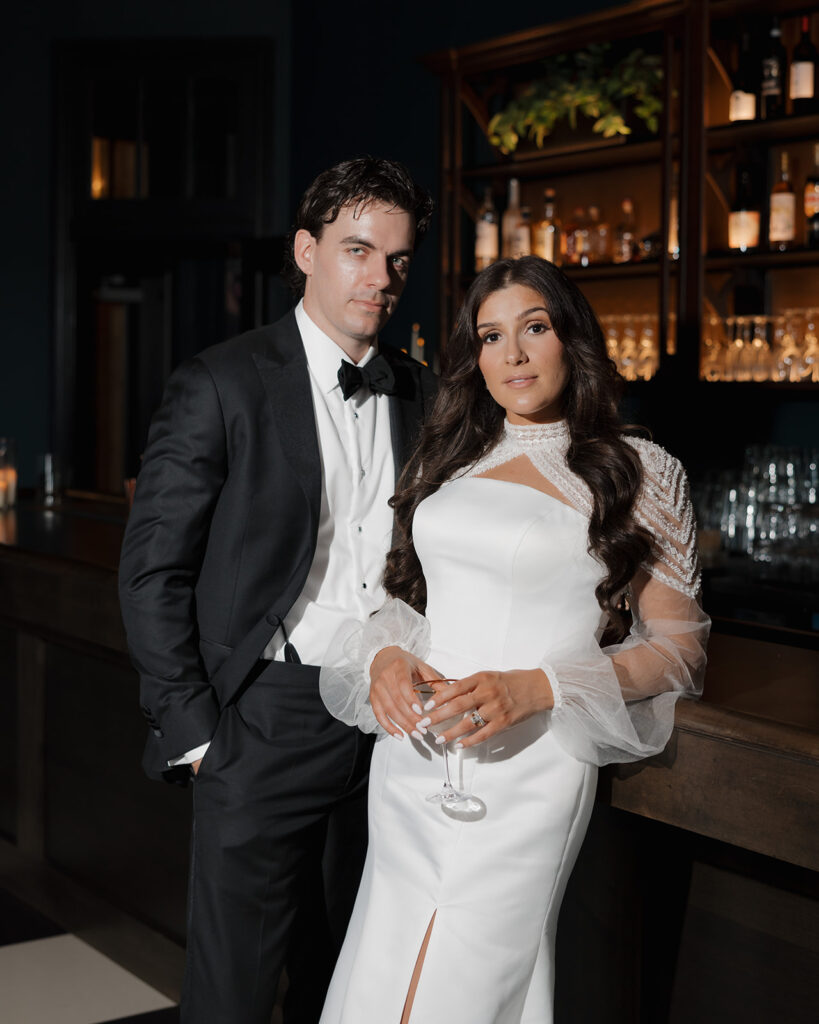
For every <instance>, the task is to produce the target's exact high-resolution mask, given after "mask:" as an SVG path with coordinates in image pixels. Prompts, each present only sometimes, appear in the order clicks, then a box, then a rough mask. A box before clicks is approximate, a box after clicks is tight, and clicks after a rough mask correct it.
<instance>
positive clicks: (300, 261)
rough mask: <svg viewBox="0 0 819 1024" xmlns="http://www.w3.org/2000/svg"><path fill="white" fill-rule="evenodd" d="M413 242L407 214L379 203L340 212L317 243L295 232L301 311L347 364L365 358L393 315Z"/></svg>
mask: <svg viewBox="0 0 819 1024" xmlns="http://www.w3.org/2000/svg"><path fill="white" fill-rule="evenodd" d="M414 242H415V219H414V217H413V216H412V214H409V213H407V212H406V210H402V209H400V208H399V207H393V206H388V205H386V204H385V203H380V202H372V203H368V204H367V205H365V206H358V207H357V206H356V204H355V203H353V204H352V205H350V206H345V207H342V209H341V210H340V211H339V215H338V217H336V219H335V220H334V221H333V222H332V223H331V224H326V225H325V226H324V230H323V231H322V233H321V237H320V238H315V237H314V236H313V235H311V234H310V232H309V231H306V230H304V229H301V230H300V231H297V232H296V238H295V245H294V256H295V260H296V264H297V265H298V267H299V268H300V269H301V270H302V271H303V272H304V274H305V275H306V277H307V281H306V284H305V289H304V308H305V310H306V312H307V314H308V315H309V316H310V318H311V320H312V321H313V322H314V323H315V324H316V325H317V326H318V327H320V328H321V330H323V331H324V333H325V334H327V335H329V337H331V338H332V339H333V341H334V342H335V343H336V344H337V345H339V346H340V347H341V348H342V349H344V351H345V352H346V353H347V354H348V355H349V356H350V358H352V359H355V360H358V359H360V358H361V357H362V356H363V355H364V354H365V352H366V351H367V348H368V347H369V346H370V345H371V344H372V342H373V341H374V340H375V338H376V337H377V335H378V332H379V331H380V330H381V328H382V327H383V326H384V324H385V323H386V322H387V321H388V320H389V318H390V317H391V316H392V314H393V313H394V312H395V307H396V306H397V305H398V300H399V298H400V297H401V293H402V292H403V290H404V285H405V284H406V282H407V273H408V272H409V265H410V260H411V258H412V250H413V245H414Z"/></svg>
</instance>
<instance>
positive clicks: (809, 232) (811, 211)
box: [805, 142, 819, 249]
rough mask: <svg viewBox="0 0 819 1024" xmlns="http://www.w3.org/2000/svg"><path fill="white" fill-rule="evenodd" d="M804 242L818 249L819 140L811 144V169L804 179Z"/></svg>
mask: <svg viewBox="0 0 819 1024" xmlns="http://www.w3.org/2000/svg"><path fill="white" fill-rule="evenodd" d="M805 244H806V245H807V246H808V247H809V248H811V249H819V142H815V143H814V144H813V169H812V170H811V172H810V174H809V175H808V176H807V178H806V179H805Z"/></svg>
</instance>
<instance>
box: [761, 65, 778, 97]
mask: <svg viewBox="0 0 819 1024" xmlns="http://www.w3.org/2000/svg"><path fill="white" fill-rule="evenodd" d="M760 92H761V94H762V95H763V96H779V94H780V93H781V92H782V82H781V71H780V67H779V61H778V60H777V58H776V57H766V58H765V60H763V61H762V86H761V88H760Z"/></svg>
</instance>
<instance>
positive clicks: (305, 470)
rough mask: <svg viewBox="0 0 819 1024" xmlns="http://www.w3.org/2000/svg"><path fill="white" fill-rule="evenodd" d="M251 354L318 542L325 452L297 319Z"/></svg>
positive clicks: (291, 317) (288, 318)
mask: <svg viewBox="0 0 819 1024" xmlns="http://www.w3.org/2000/svg"><path fill="white" fill-rule="evenodd" d="M271 332H272V333H271V337H270V339H269V342H268V344H267V345H265V347H264V349H263V350H262V351H260V352H254V354H253V359H254V361H255V363H256V367H257V369H258V371H259V376H260V377H261V380H262V384H263V385H264V388H265V391H266V392H267V398H268V401H269V403H270V407H271V409H272V411H273V418H274V421H275V423H276V428H277V431H278V434H279V440H280V442H281V446H282V451H283V454H284V457H285V459H286V460H287V463H288V465H289V466H290V468H291V470H292V471H293V475H294V476H295V478H296V480H297V481H298V483H299V486H300V487H301V489H302V491H303V492H304V496H305V498H306V499H307V504H308V506H309V509H310V518H311V528H312V529H311V531H310V535H311V537H312V538H313V542H315V536H316V531H317V529H318V519H319V512H320V507H321V456H320V455H319V445H318V436H317V433H316V417H315V411H314V409H313V395H312V392H311V390H310V376H309V371H308V369H307V358H306V356H305V354H304V347H303V345H302V342H301V336H300V334H299V331H298V328H297V326H296V318H295V316H294V315H293V314H292V313H290V314H288V316H286V317H284V318H283V319H282V320H280V321H279V322H278V323H277V324H275V325H274V326H273V328H271Z"/></svg>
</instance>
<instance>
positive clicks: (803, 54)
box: [788, 14, 819, 114]
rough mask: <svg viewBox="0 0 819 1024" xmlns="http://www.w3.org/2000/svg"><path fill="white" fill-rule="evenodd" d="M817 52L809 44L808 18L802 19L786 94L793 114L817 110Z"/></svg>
mask: <svg viewBox="0 0 819 1024" xmlns="http://www.w3.org/2000/svg"><path fill="white" fill-rule="evenodd" d="M817 86H819V51H817V49H816V47H815V46H814V45H813V43H812V42H811V38H810V17H809V16H808V15H807V14H806V15H804V16H803V18H802V36H801V38H800V40H799V42H798V43H797V44H796V46H795V47H794V48H793V53H792V54H791V73H790V79H789V88H788V93H789V95H790V98H791V111H792V113H794V114H812V113H814V111H815V110H816V109H817V95H816V93H817Z"/></svg>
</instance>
